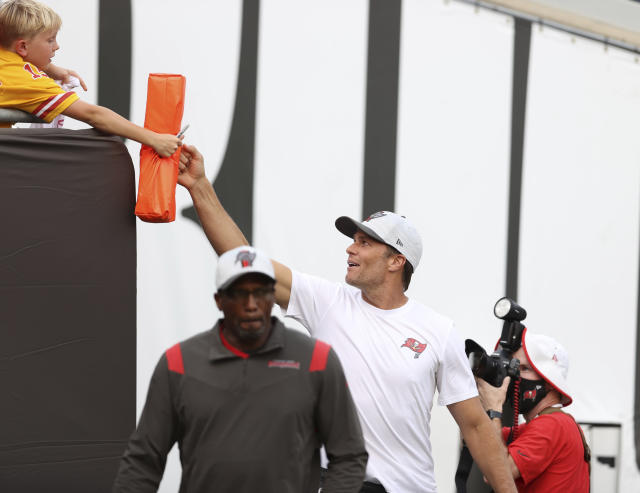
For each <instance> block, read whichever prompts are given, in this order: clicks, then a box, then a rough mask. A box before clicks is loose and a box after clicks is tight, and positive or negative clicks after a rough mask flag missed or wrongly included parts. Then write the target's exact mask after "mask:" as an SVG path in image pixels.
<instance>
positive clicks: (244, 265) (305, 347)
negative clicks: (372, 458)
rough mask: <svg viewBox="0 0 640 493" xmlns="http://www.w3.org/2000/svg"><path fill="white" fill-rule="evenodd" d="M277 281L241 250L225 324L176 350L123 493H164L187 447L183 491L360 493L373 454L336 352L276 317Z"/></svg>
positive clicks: (223, 286)
mask: <svg viewBox="0 0 640 493" xmlns="http://www.w3.org/2000/svg"><path fill="white" fill-rule="evenodd" d="M274 283H275V274H274V271H273V266H272V264H271V262H270V260H269V258H268V257H267V256H265V255H264V254H263V253H261V252H260V251H258V250H256V249H254V248H251V247H248V246H241V247H239V248H235V249H232V250H230V251H228V252H226V253H225V254H224V255H222V256H221V257H220V260H219V261H218V268H217V272H216V286H217V288H218V291H217V293H216V294H215V300H216V303H217V305H218V308H219V309H220V310H221V311H222V312H223V314H224V318H223V319H221V320H220V321H218V323H217V324H216V325H215V326H214V327H213V329H211V330H208V331H206V332H203V333H201V334H198V335H195V336H193V337H191V338H190V339H187V340H186V341H183V342H181V343H179V344H176V345H175V346H173V347H172V348H170V349H168V350H167V351H166V353H165V354H164V355H163V356H162V358H161V359H160V361H159V363H158V365H157V367H156V369H155V371H154V374H153V378H152V379H151V384H150V385H149V391H148V394H147V401H146V404H145V407H144V410H143V412H142V416H141V417H140V422H139V423H138V428H137V430H136V431H135V432H134V434H133V436H132V437H131V440H130V441H129V445H128V447H127V450H126V452H125V454H124V457H123V459H122V462H121V465H120V469H119V472H118V476H117V477H116V481H115V484H114V489H113V491H114V493H129V492H130V493H134V492H135V493H145V492H155V491H157V488H158V484H159V483H160V479H161V478H162V473H163V471H164V465H165V461H166V457H167V453H168V452H169V450H170V449H171V447H172V446H173V444H174V443H175V442H178V444H179V445H180V461H181V463H182V481H181V486H180V492H181V493H205V492H207V493H208V492H212V491H220V492H234V493H254V492H268V493H283V492H292V493H293V492H295V493H317V491H318V486H319V480H320V453H319V449H320V446H322V445H324V447H325V450H326V452H327V456H328V457H329V468H328V471H327V472H326V474H325V478H324V489H323V491H324V492H325V493H357V492H358V491H359V489H360V486H361V484H362V480H363V478H364V471H365V465H366V462H367V452H366V450H365V448H364V441H363V438H362V430H361V427H360V424H359V421H358V417H357V414H356V410H355V407H354V404H353V400H352V398H351V394H350V393H349V389H348V387H347V384H346V380H345V376H344V373H343V371H342V367H341V366H340V361H339V360H338V357H337V356H336V354H335V353H334V351H333V349H331V347H330V346H329V345H328V344H326V343H324V342H320V341H317V340H314V339H311V338H309V337H307V336H305V335H303V334H301V333H300V332H297V331H294V330H290V329H287V328H286V327H284V325H283V324H282V322H280V321H279V320H278V319H277V318H275V317H272V316H271V309H272V308H273V303H274Z"/></svg>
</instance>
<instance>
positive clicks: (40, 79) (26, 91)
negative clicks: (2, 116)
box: [0, 48, 78, 128]
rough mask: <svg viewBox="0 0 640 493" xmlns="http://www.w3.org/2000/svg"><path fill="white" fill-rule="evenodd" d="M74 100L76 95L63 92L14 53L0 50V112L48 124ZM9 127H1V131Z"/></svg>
mask: <svg viewBox="0 0 640 493" xmlns="http://www.w3.org/2000/svg"><path fill="white" fill-rule="evenodd" d="M77 100H78V95H77V94H76V93H75V92H72V91H69V92H67V91H65V90H64V89H62V88H61V87H60V86H59V85H58V84H56V83H55V82H54V81H53V80H52V79H51V78H49V76H48V75H47V74H45V73H44V72H41V71H40V70H38V68H36V66H35V65H32V64H30V63H28V62H25V61H24V60H23V59H22V57H21V56H20V55H18V54H17V53H13V52H12V51H7V50H3V49H2V48H0V108H15V109H19V110H22V111H26V112H27V113H31V114H32V115H35V116H37V117H38V118H41V119H43V120H44V121H45V122H51V121H52V120H53V119H54V118H55V117H56V116H58V115H59V114H60V113H62V112H63V111H64V110H65V109H67V108H68V107H69V106H70V105H71V103H74V102H75V101H77ZM11 125H12V123H0V128H3V127H4V128H6V127H10V126H11Z"/></svg>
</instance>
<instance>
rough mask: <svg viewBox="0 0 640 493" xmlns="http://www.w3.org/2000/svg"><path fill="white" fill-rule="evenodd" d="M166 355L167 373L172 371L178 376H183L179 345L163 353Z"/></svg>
mask: <svg viewBox="0 0 640 493" xmlns="http://www.w3.org/2000/svg"><path fill="white" fill-rule="evenodd" d="M165 354H166V355H167V365H168V366H169V371H174V372H176V373H180V375H184V364H183V362H182V351H180V344H179V343H178V344H176V345H175V346H173V347H170V348H169V349H167V352H166V353H165Z"/></svg>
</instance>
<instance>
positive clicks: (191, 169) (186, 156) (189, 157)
mask: <svg viewBox="0 0 640 493" xmlns="http://www.w3.org/2000/svg"><path fill="white" fill-rule="evenodd" d="M202 179H204V180H206V175H205V173H204V158H203V157H202V154H200V152H199V151H198V149H196V147H195V146H191V145H187V144H183V145H182V152H181V153H180V163H179V172H178V183H179V184H180V185H182V186H183V187H185V188H186V189H187V190H191V188H192V187H193V186H194V185H195V184H196V183H197V182H198V181H200V180H202Z"/></svg>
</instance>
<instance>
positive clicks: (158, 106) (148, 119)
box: [136, 74, 186, 223]
mask: <svg viewBox="0 0 640 493" xmlns="http://www.w3.org/2000/svg"><path fill="white" fill-rule="evenodd" d="M185 86H186V79H185V77H184V76H183V75H178V74H149V83H148V86H147V110H146V114H145V118H144V127H145V128H148V129H149V130H153V131H154V132H158V133H164V134H174V135H176V134H177V133H178V132H179V131H180V124H181V122H182V114H183V112H184V94H185ZM179 160H180V149H178V150H177V151H176V152H175V153H174V154H173V155H172V156H170V157H166V158H163V157H160V156H159V155H158V154H156V152H155V151H154V150H153V149H152V148H151V147H149V146H146V145H143V146H142V148H141V149H140V180H139V183H138V201H137V202H136V216H138V217H139V218H140V219H142V220H143V221H146V222H150V223H169V222H171V221H175V219H176V184H177V183H178V162H179Z"/></svg>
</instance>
